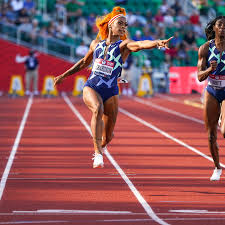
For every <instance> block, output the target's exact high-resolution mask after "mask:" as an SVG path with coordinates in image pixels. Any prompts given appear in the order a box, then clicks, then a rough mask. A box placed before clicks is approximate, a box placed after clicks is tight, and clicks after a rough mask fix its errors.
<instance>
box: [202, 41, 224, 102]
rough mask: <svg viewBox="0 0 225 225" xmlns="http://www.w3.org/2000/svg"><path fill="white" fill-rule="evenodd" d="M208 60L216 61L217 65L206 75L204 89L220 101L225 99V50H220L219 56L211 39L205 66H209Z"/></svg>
mask: <svg viewBox="0 0 225 225" xmlns="http://www.w3.org/2000/svg"><path fill="white" fill-rule="evenodd" d="M210 61H216V62H217V67H216V69H215V70H214V71H212V72H211V74H210V75H209V76H208V85H207V87H206V90H207V91H208V92H209V93H210V94H211V95H212V96H214V97H215V98H216V99H217V101H218V102H219V103H221V102H222V101H223V100H225V51H223V52H222V55H221V57H220V51H219V50H218V49H217V48H216V45H215V40H211V41H210V43H209V52H208V58H207V67H210Z"/></svg>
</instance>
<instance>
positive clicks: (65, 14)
mask: <svg viewBox="0 0 225 225" xmlns="http://www.w3.org/2000/svg"><path fill="white" fill-rule="evenodd" d="M91 1H92V0H48V1H45V0H36V1H35V0H1V11H0V19H1V22H2V23H9V24H14V25H16V26H17V27H18V28H19V29H20V30H23V31H25V32H27V33H28V34H29V38H30V41H31V43H33V44H36V42H37V38H36V37H37V35H41V36H43V37H52V38H56V39H59V40H61V41H64V42H66V43H70V44H75V45H76V46H77V47H76V55H77V56H78V57H83V56H84V55H85V54H86V53H87V51H88V45H89V44H90V41H91V40H92V39H94V38H95V37H96V34H97V28H96V26H95V19H96V16H100V15H103V14H105V13H108V12H109V10H110V9H109V5H110V6H112V7H113V6H115V5H121V6H122V7H124V8H126V9H127V19H128V24H129V28H128V29H129V35H130V38H131V39H133V40H145V39H149V40H154V39H162V38H169V37H170V36H174V38H173V39H172V40H171V44H170V49H169V50H165V49H162V50H161V52H160V54H158V55H161V57H159V61H160V62H162V61H163V62H164V64H165V63H167V64H169V65H176V66H195V65H196V62H197V49H198V47H199V46H200V45H201V44H203V43H204V42H205V41H206V38H205V33H204V27H205V24H204V23H205V22H207V20H209V19H212V18H210V17H215V16H217V15H218V14H222V13H223V14H225V12H223V9H225V8H224V7H225V1H224V0H211V1H210V0H192V1H191V0H190V1H189V3H190V4H191V5H192V6H193V7H194V10H193V9H192V10H190V11H188V12H186V11H185V10H184V8H183V5H182V4H183V3H182V2H183V1H179V0H174V1H167V0H161V1H158V2H160V4H158V7H157V8H156V9H155V11H153V10H152V9H151V8H146V9H144V10H143V8H142V10H140V11H139V8H138V7H137V8H133V9H131V8H130V7H128V6H129V4H130V2H131V1H129V0H107V1H106V0H105V1H103V0H102V3H103V4H104V3H105V4H108V6H107V7H108V8H107V7H106V8H104V5H103V8H102V11H99V12H96V10H92V8H90V9H87V4H94V1H95V0H93V1H92V2H91ZM99 1H100V0H99ZM141 1H144V0H139V3H140V2H141ZM148 1H149V2H151V0H148ZM100 2H101V1H100ZM132 2H134V0H132ZM171 2H172V4H171ZM184 2H185V1H184ZM186 2H187V1H186ZM45 3H46V4H45ZM109 3H110V4H109ZM186 7H187V6H186ZM146 57H147V58H149V60H150V61H151V62H152V61H153V65H152V66H153V67H154V66H158V65H159V64H160V63H158V61H157V57H156V58H155V59H153V58H152V56H151V55H149V54H147V56H146ZM153 57H154V55H153ZM154 60H155V61H154Z"/></svg>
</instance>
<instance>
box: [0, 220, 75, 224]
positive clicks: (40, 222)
mask: <svg viewBox="0 0 225 225" xmlns="http://www.w3.org/2000/svg"><path fill="white" fill-rule="evenodd" d="M70 222H71V221H67V220H46V221H29V220H25V221H12V222H0V224H3V225H6V224H13V225H15V224H32V223H33V224H42V223H43V224H47V223H53V224H56V223H60V224H62V223H70Z"/></svg>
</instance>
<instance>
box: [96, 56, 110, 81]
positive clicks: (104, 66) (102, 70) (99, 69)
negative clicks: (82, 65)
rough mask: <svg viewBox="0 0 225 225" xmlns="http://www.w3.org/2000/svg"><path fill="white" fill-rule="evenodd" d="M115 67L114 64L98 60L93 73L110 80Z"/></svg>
mask: <svg viewBox="0 0 225 225" xmlns="http://www.w3.org/2000/svg"><path fill="white" fill-rule="evenodd" d="M113 67H114V62H110V61H108V60H104V59H96V60H95V62H94V65H93V69H92V71H93V73H94V74H95V75H97V76H102V77H105V78H108V79H110V77H111V75H112V71H113Z"/></svg>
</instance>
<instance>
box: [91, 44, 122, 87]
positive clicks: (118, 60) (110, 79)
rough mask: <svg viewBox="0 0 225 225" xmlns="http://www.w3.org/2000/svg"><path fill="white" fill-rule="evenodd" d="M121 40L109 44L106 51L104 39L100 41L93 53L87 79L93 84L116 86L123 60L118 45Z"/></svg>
mask: <svg viewBox="0 0 225 225" xmlns="http://www.w3.org/2000/svg"><path fill="white" fill-rule="evenodd" d="M121 42H122V40H119V41H116V42H115V43H113V44H111V45H109V47H108V50H107V52H106V53H105V58H104V52H105V49H106V47H107V45H106V41H105V40H104V41H101V42H99V43H98V45H97V46H96V48H95V51H94V54H93V65H92V72H91V75H90V76H89V78H88V80H89V81H91V83H92V84H94V85H95V86H100V87H106V88H112V87H114V86H117V78H118V77H119V76H121V71H122V64H123V60H122V57H121V52H120V48H119V45H120V43H121Z"/></svg>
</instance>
